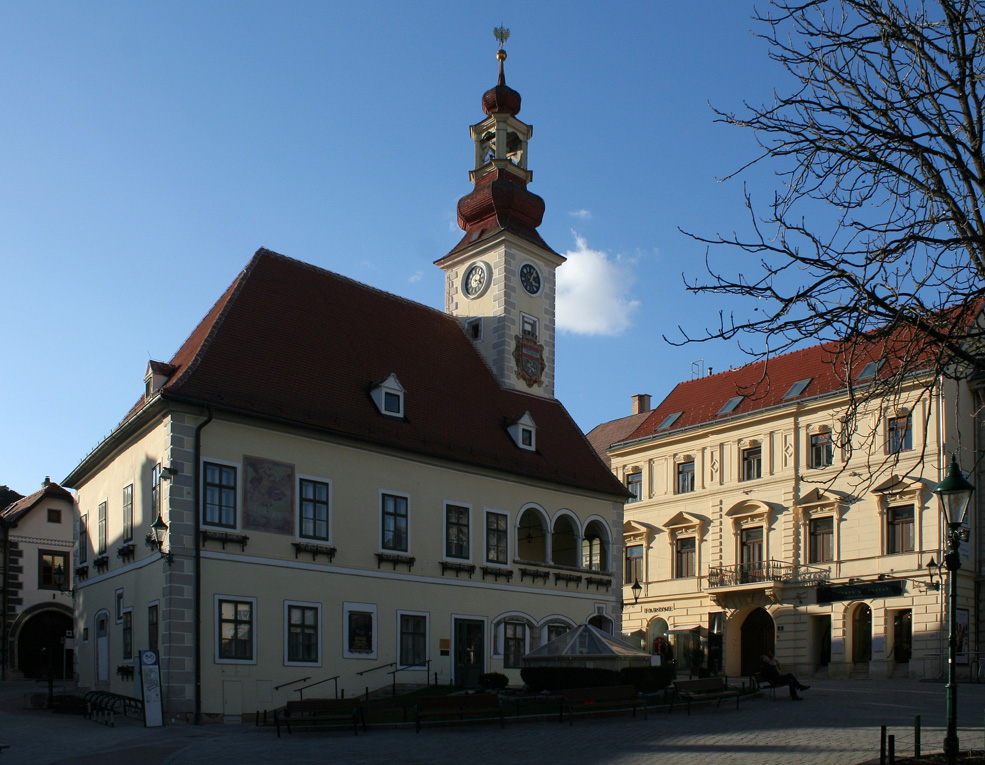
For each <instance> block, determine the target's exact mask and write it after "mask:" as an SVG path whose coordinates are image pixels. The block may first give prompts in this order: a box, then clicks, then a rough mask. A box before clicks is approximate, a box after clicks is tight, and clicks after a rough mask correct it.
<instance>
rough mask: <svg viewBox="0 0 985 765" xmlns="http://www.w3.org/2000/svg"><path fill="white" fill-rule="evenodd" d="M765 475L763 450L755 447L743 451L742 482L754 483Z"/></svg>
mask: <svg viewBox="0 0 985 765" xmlns="http://www.w3.org/2000/svg"><path fill="white" fill-rule="evenodd" d="M762 475H763V449H762V447H760V446H753V447H750V448H749V449H743V450H742V480H743V481H754V480H755V479H757V478H762Z"/></svg>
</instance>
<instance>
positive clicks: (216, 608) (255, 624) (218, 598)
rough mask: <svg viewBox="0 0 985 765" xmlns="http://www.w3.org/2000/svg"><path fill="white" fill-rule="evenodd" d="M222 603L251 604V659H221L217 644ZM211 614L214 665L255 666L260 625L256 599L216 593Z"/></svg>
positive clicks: (248, 596) (247, 596)
mask: <svg viewBox="0 0 985 765" xmlns="http://www.w3.org/2000/svg"><path fill="white" fill-rule="evenodd" d="M222 601H239V602H244V603H251V604H252V606H253V607H252V609H251V613H252V619H251V625H252V627H251V629H250V632H251V635H250V637H251V638H252V640H253V650H252V653H253V658H252V659H227V658H224V657H222V656H220V655H219V642H220V637H221V633H222V630H221V614H222V612H221V610H220V604H221V603H222ZM212 612H213V617H214V621H213V626H212V631H213V633H214V636H213V639H214V645H213V656H214V657H215V659H214V660H215V663H216V664H256V663H257V645H258V642H257V632H259V624H260V613H259V610H258V608H257V599H256V597H254V596H250V595H224V594H218V593H216V594H215V595H213V608H212Z"/></svg>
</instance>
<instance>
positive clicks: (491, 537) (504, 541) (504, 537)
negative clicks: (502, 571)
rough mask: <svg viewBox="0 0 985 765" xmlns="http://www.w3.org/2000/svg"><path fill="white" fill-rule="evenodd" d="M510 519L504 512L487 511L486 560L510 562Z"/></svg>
mask: <svg viewBox="0 0 985 765" xmlns="http://www.w3.org/2000/svg"><path fill="white" fill-rule="evenodd" d="M507 528H508V519H507V517H506V515H504V514H503V513H486V562H487V563H499V564H501V565H504V566H505V565H506V564H507V563H509V558H508V554H509V543H508V540H509V533H508V531H507Z"/></svg>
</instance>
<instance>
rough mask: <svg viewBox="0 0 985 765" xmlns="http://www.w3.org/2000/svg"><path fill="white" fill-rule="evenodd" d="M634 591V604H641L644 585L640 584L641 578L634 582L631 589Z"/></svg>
mask: <svg viewBox="0 0 985 765" xmlns="http://www.w3.org/2000/svg"><path fill="white" fill-rule="evenodd" d="M630 589H631V590H632V591H633V603H634V604H636V603H639V602H640V593H641V592H643V585H641V584H640V580H639V577H637V578H636V580H635V581H634V582H633V586H632V587H631V588H630Z"/></svg>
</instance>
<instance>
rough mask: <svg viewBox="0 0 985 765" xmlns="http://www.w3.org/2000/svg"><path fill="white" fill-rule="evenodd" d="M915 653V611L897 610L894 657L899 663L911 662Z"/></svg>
mask: <svg viewBox="0 0 985 765" xmlns="http://www.w3.org/2000/svg"><path fill="white" fill-rule="evenodd" d="M912 653H913V611H911V610H910V609H906V610H905V611H897V612H896V614H895V615H894V616H893V658H894V659H895V660H896V663H897V664H909V662H910V655H911V654H912Z"/></svg>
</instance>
